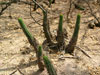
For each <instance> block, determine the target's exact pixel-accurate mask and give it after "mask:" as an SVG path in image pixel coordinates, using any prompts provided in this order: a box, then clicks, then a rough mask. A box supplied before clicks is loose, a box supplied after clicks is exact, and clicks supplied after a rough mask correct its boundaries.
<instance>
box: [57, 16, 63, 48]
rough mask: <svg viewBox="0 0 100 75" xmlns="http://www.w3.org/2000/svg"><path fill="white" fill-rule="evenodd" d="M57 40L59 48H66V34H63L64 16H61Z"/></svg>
mask: <svg viewBox="0 0 100 75" xmlns="http://www.w3.org/2000/svg"><path fill="white" fill-rule="evenodd" d="M56 40H57V42H58V48H59V47H64V46H65V42H64V32H63V15H60V19H59V25H58V31H57V38H56Z"/></svg>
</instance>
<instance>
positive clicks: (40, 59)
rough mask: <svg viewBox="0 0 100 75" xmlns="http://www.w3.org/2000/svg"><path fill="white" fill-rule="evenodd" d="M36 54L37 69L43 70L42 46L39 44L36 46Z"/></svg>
mask: <svg viewBox="0 0 100 75" xmlns="http://www.w3.org/2000/svg"><path fill="white" fill-rule="evenodd" d="M37 55H38V56H37V57H38V58H37V59H38V60H37V62H38V67H39V69H40V70H41V71H42V70H44V64H43V60H42V59H43V53H42V46H39V47H38V54H37Z"/></svg>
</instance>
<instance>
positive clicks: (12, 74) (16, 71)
mask: <svg viewBox="0 0 100 75" xmlns="http://www.w3.org/2000/svg"><path fill="white" fill-rule="evenodd" d="M15 72H17V70H15V71H14V72H12V73H11V74H9V75H13V74H14V73H15Z"/></svg>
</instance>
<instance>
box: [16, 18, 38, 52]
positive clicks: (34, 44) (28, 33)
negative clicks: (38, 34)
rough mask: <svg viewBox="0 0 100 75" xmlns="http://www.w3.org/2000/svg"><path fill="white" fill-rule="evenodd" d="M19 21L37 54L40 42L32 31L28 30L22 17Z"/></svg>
mask: <svg viewBox="0 0 100 75" xmlns="http://www.w3.org/2000/svg"><path fill="white" fill-rule="evenodd" d="M18 22H19V24H20V26H21V28H22V30H23V32H24V34H25V35H26V37H27V39H28V41H29V43H30V44H31V45H32V46H33V47H34V49H35V51H36V54H37V50H38V45H39V43H38V42H37V40H36V39H35V38H34V37H33V36H32V35H31V33H30V32H29V31H28V29H27V26H26V25H25V24H24V22H23V20H22V18H19V19H18Z"/></svg>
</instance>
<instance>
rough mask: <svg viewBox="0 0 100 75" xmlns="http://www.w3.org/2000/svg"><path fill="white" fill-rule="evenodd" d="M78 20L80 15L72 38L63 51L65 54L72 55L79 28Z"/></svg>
mask: <svg viewBox="0 0 100 75" xmlns="http://www.w3.org/2000/svg"><path fill="white" fill-rule="evenodd" d="M80 18H81V16H80V14H78V15H77V20H76V25H75V29H74V33H73V36H72V38H71V40H70V42H69V44H68V45H67V47H66V50H65V52H66V53H70V54H72V53H73V51H74V48H75V46H76V43H77V39H78V33H79V28H80Z"/></svg>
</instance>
